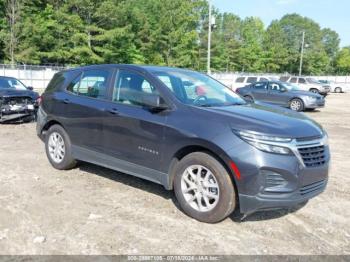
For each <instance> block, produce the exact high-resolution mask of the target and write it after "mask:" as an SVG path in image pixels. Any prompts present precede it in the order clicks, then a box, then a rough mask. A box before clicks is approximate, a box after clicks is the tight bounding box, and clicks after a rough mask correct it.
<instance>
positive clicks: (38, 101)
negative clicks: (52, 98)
mask: <svg viewBox="0 0 350 262" xmlns="http://www.w3.org/2000/svg"><path fill="white" fill-rule="evenodd" d="M42 102H43V97H42V96H39V97H38V98H37V99H36V103H37V105H38V106H41V103H42Z"/></svg>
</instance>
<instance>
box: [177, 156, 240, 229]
mask: <svg viewBox="0 0 350 262" xmlns="http://www.w3.org/2000/svg"><path fill="white" fill-rule="evenodd" d="M174 191H175V195H176V198H177V200H178V201H179V204H180V206H181V208H182V209H183V211H184V212H185V213H186V214H187V215H189V216H190V217H193V218H195V219H197V220H199V221H202V222H206V223H217V222H220V221H221V220H223V219H225V218H226V217H227V216H228V215H230V214H231V213H232V212H233V210H234V209H235V207H236V192H235V188H234V185H233V183H232V180H231V177H230V175H229V174H228V172H227V171H226V169H225V168H224V167H223V166H222V164H221V163H220V162H219V161H218V160H216V159H215V158H214V157H212V156H211V155H209V154H206V153H203V152H196V153H191V154H189V155H187V156H185V157H184V158H183V159H182V160H181V161H180V162H179V163H178V165H177V167H176V174H175V178H174Z"/></svg>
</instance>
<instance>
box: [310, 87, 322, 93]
mask: <svg viewBox="0 0 350 262" xmlns="http://www.w3.org/2000/svg"><path fill="white" fill-rule="evenodd" d="M310 92H312V93H315V94H319V93H320V92H319V91H318V89H316V88H311V89H310Z"/></svg>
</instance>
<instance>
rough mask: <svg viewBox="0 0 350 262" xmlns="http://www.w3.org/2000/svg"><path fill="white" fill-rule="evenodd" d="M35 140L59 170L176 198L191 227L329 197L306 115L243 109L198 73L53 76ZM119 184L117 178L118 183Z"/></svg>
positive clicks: (321, 154) (320, 135) (314, 128)
mask: <svg viewBox="0 0 350 262" xmlns="http://www.w3.org/2000/svg"><path fill="white" fill-rule="evenodd" d="M37 134H38V136H39V137H40V138H41V139H42V140H43V141H45V149H46V154H47V157H48V160H49V161H50V163H51V164H52V166H53V167H54V168H56V169H60V170H64V169H70V168H73V167H74V166H75V165H76V163H77V161H85V162H89V163H94V164H97V165H101V166H104V167H107V168H111V169H114V170H118V171H121V172H124V173H127V174H130V175H133V176H137V177H141V178H144V179H148V180H150V181H153V182H155V183H159V184H161V185H163V186H164V187H165V188H166V189H168V190H173V189H174V191H175V195H176V198H177V199H178V201H179V203H180V206H181V208H182V209H183V210H184V211H185V212H186V213H187V214H188V215H190V216H191V217H194V218H196V219H198V220H200V221H205V222H211V223H212V222H218V221H220V220H222V219H224V218H225V217H227V216H228V215H230V214H231V213H232V211H233V210H234V209H236V207H239V210H240V211H241V212H242V213H243V214H250V213H252V212H255V211H257V210H262V209H271V208H283V207H292V206H295V205H296V204H298V203H304V202H305V201H307V200H308V199H310V198H312V197H314V196H316V195H318V194H320V193H321V192H322V191H323V190H324V189H325V187H326V184H327V178H328V165H329V159H330V153H329V147H328V143H327V141H328V140H327V134H326V132H325V131H324V130H323V128H322V127H321V126H320V125H319V124H317V123H316V122H314V121H313V120H311V119H309V118H308V117H306V116H305V115H302V114H300V113H298V112H293V111H291V110H287V109H283V108H278V107H275V106H273V107H270V106H264V105H257V104H254V103H247V102H245V101H244V100H243V99H242V98H241V97H240V96H239V95H237V94H236V93H234V92H233V91H232V90H230V89H228V88H227V87H225V86H224V85H222V84H221V83H219V82H218V81H216V80H214V79H212V78H211V77H209V76H206V75H203V74H201V73H198V72H195V71H190V70H185V69H179V68H170V67H156V66H133V65H98V66H89V67H83V68H76V69H71V70H67V71H63V72H60V73H57V74H56V75H55V76H54V78H53V79H52V81H51V82H50V84H49V85H48V87H47V89H46V91H45V92H44V93H43V95H42V100H41V105H40V108H39V111H38V119H37ZM116 175H117V174H116Z"/></svg>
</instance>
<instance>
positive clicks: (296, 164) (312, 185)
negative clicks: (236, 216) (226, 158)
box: [230, 141, 330, 214]
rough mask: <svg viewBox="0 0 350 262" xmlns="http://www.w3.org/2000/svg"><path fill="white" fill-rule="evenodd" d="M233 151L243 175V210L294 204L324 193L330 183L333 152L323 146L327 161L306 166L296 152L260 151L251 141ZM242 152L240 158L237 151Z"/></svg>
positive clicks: (240, 185)
mask: <svg viewBox="0 0 350 262" xmlns="http://www.w3.org/2000/svg"><path fill="white" fill-rule="evenodd" d="M244 144H246V143H245V142H243V141H242V145H240V146H238V148H235V149H234V150H232V152H230V156H231V159H232V160H233V161H234V162H235V163H236V165H237V166H238V168H239V170H240V172H241V179H239V180H238V179H236V181H235V182H236V185H237V190H238V197H239V207H240V212H241V213H243V214H251V213H254V212H256V211H260V210H271V209H280V208H291V207H294V206H297V205H298V204H300V203H303V202H306V201H308V200H309V199H311V198H313V197H315V196H317V195H318V194H320V193H322V192H323V191H324V190H325V188H326V185H327V181H328V170H329V161H330V154H329V148H328V146H324V156H325V158H324V163H322V164H320V165H318V166H306V165H305V164H304V163H303V164H302V163H301V161H303V160H300V159H299V158H298V157H297V156H296V155H294V154H290V155H279V154H272V153H266V152H263V151H260V150H258V149H256V148H254V147H252V146H250V145H248V146H247V145H244ZM237 152H240V153H241V156H243V157H240V158H239V159H237V158H235V157H234V155H237V154H236V153H237Z"/></svg>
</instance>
